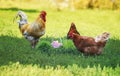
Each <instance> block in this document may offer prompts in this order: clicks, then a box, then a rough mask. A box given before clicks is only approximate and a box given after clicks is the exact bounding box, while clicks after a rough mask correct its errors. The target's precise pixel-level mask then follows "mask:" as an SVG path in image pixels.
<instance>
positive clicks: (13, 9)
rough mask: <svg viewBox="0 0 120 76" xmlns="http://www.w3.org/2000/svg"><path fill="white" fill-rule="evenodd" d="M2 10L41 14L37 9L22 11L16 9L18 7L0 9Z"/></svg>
mask: <svg viewBox="0 0 120 76" xmlns="http://www.w3.org/2000/svg"><path fill="white" fill-rule="evenodd" d="M0 10H7V11H9V10H11V11H18V10H22V11H25V12H30V13H32V12H39V11H38V10H35V9H21V8H16V7H12V8H0Z"/></svg>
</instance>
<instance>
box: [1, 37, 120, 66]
mask: <svg viewBox="0 0 120 76" xmlns="http://www.w3.org/2000/svg"><path fill="white" fill-rule="evenodd" d="M62 39H63V47H60V48H58V49H54V48H52V46H51V44H50V43H51V40H52V38H50V37H46V38H42V39H41V41H40V42H39V43H38V44H37V46H36V48H35V49H32V48H31V47H30V45H29V42H28V41H27V40H25V39H24V38H17V37H10V36H0V66H2V65H8V64H9V63H15V62H20V64H24V65H28V64H33V65H34V64H37V65H40V66H42V67H45V66H53V67H56V66H57V65H61V66H65V67H66V66H68V65H73V64H77V65H79V66H82V67H87V66H88V65H89V66H91V67H92V66H94V65H95V66H98V65H99V64H100V65H101V67H104V66H107V67H113V68H114V67H116V65H117V64H119V63H120V59H119V57H120V51H119V50H120V47H119V45H120V41H119V40H113V39H111V40H110V41H109V42H108V43H107V45H106V47H105V49H104V52H103V54H102V55H100V56H87V57H86V56H84V55H83V54H81V53H80V52H78V51H77V50H76V48H75V47H74V46H73V44H72V41H70V40H66V39H65V38H62Z"/></svg>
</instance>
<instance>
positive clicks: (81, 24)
mask: <svg viewBox="0 0 120 76" xmlns="http://www.w3.org/2000/svg"><path fill="white" fill-rule="evenodd" d="M41 10H42V8H41V9H24V12H25V13H26V14H27V15H28V20H29V22H32V21H34V19H35V18H36V17H37V16H38V14H39V11H41ZM44 10H46V11H47V22H46V34H45V35H44V36H43V37H42V38H41V40H40V42H39V43H38V44H37V46H36V48H35V49H32V48H31V47H30V44H29V42H28V41H27V40H25V39H24V38H23V37H22V35H21V33H20V31H19V29H18V25H17V23H16V22H15V23H13V18H14V16H15V14H16V13H17V9H12V8H9V9H5V8H2V9H1V10H0V76H22V75H24V76H119V75H120V67H119V65H120V58H119V57H120V33H119V31H120V29H119V27H120V21H119V20H120V14H119V12H118V11H111V10H76V11H74V12H71V11H69V10H68V9H66V10H63V11H60V12H58V11H56V10H55V9H49V8H44ZM71 22H74V23H75V24H76V27H77V29H78V31H79V32H80V34H81V35H85V36H91V37H95V36H96V35H99V34H101V33H102V32H105V31H107V32H110V33H111V38H110V40H109V41H108V42H107V44H106V46H105V48H104V51H103V53H102V54H101V55H100V56H84V55H83V54H82V53H80V52H78V51H77V49H76V48H75V47H74V45H73V42H72V41H71V40H67V39H66V35H67V32H68V30H69V27H70V24H71ZM59 37H61V38H62V41H63V47H60V48H58V49H54V48H52V47H51V41H52V39H58V40H59Z"/></svg>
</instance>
